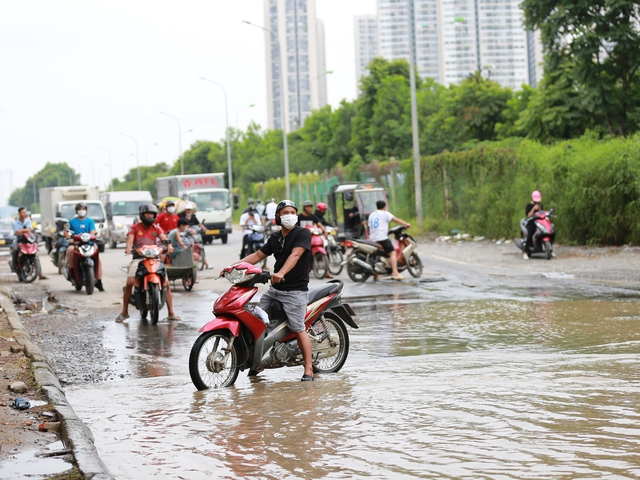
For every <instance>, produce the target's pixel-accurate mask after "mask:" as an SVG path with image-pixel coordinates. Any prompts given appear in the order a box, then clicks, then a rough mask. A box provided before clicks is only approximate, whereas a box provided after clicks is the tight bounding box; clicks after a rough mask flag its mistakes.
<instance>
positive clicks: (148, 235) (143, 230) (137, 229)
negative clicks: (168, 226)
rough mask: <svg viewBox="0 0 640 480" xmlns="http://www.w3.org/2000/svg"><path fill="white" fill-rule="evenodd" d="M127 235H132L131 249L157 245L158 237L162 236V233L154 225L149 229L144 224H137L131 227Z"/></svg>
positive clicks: (160, 229)
mask: <svg viewBox="0 0 640 480" xmlns="http://www.w3.org/2000/svg"><path fill="white" fill-rule="evenodd" d="M127 235H133V236H134V239H133V248H134V249H136V248H140V247H142V246H143V245H157V244H158V240H160V238H159V237H160V235H164V231H163V230H162V228H160V227H159V226H158V225H156V224H155V223H154V224H153V225H151V226H150V227H147V226H145V224H144V223H142V222H138V223H134V224H133V225H131V229H130V230H129V232H128V233H127Z"/></svg>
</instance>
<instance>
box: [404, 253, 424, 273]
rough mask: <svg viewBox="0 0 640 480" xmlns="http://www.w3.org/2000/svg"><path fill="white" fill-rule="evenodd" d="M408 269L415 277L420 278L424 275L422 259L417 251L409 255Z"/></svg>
mask: <svg viewBox="0 0 640 480" xmlns="http://www.w3.org/2000/svg"><path fill="white" fill-rule="evenodd" d="M407 270H408V271H409V273H410V274H411V276H412V277H414V278H420V277H421V276H422V261H421V260H420V257H419V256H418V254H417V253H412V254H411V256H410V257H409V262H408V263H407Z"/></svg>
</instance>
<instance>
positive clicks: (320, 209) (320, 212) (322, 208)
mask: <svg viewBox="0 0 640 480" xmlns="http://www.w3.org/2000/svg"><path fill="white" fill-rule="evenodd" d="M328 208H329V207H327V204H326V203H322V202H319V203H318V204H317V205H316V211H315V212H313V214H314V215H315V216H316V217H318V220H320V223H322V225H324V226H325V227H331V226H332V225H331V223H330V222H329V221H327V219H326V218H324V214H325V213H326V212H327V210H328Z"/></svg>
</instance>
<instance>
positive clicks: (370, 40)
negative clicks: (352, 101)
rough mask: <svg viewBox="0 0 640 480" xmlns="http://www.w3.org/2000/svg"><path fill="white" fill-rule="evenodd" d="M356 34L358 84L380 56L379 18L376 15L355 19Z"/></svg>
mask: <svg viewBox="0 0 640 480" xmlns="http://www.w3.org/2000/svg"><path fill="white" fill-rule="evenodd" d="M353 26H354V29H353V30H354V33H355V41H356V84H357V85H358V87H359V86H360V79H361V78H362V77H363V76H365V75H368V74H369V70H367V66H368V65H369V62H371V60H373V59H374V58H375V57H377V56H378V55H379V54H378V17H376V16H375V15H358V16H356V17H354V22H353Z"/></svg>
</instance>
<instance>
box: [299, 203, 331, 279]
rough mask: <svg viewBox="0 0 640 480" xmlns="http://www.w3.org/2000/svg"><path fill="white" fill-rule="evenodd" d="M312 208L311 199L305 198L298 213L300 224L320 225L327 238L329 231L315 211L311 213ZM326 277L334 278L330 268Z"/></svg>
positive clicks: (305, 226) (306, 225) (304, 225)
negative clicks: (300, 211)
mask: <svg viewBox="0 0 640 480" xmlns="http://www.w3.org/2000/svg"><path fill="white" fill-rule="evenodd" d="M312 209H313V203H312V202H311V200H305V201H304V203H303V204H302V213H301V214H300V215H298V225H299V226H301V227H303V228H307V227H314V226H315V227H318V228H319V229H320V230H322V233H323V235H324V238H327V237H328V236H329V233H328V232H327V230H326V229H325V228H324V224H323V223H322V220H320V219H319V218H318V217H316V216H315V215H314V214H313V213H311V210H312ZM324 278H333V275H331V272H329V270H328V269H327V271H326V273H325V274H324Z"/></svg>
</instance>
